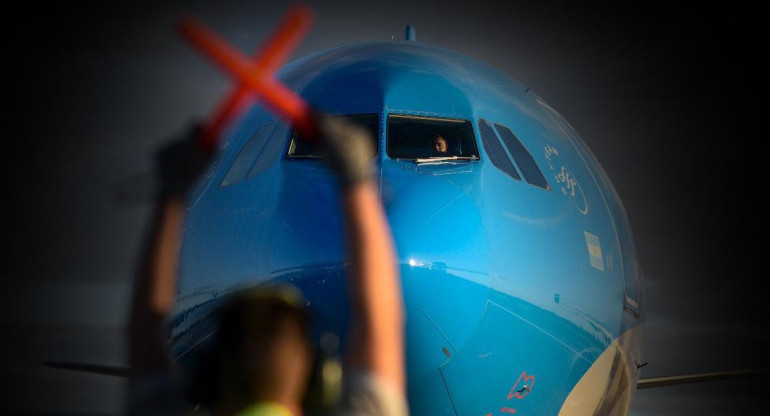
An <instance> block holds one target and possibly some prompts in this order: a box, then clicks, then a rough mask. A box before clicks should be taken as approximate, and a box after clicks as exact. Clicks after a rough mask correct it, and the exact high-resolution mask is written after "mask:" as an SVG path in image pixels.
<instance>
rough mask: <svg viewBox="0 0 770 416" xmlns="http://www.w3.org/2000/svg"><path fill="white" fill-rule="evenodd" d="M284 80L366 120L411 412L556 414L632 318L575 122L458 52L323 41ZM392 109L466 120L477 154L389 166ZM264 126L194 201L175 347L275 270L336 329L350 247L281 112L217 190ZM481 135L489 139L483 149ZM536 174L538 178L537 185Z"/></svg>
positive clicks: (619, 236)
mask: <svg viewBox="0 0 770 416" xmlns="http://www.w3.org/2000/svg"><path fill="white" fill-rule="evenodd" d="M278 78H279V79H280V80H281V81H282V82H284V83H286V85H287V86H288V87H289V88H291V89H293V90H294V91H297V92H298V93H299V94H300V95H302V96H303V97H304V98H305V99H306V100H307V101H308V102H309V103H311V104H312V105H315V106H317V107H319V108H321V109H323V110H325V111H328V112H331V113H335V114H377V115H378V118H379V124H380V127H379V153H378V155H377V159H376V162H377V169H378V173H379V177H380V184H381V198H382V201H383V204H384V206H385V209H386V214H387V216H388V219H389V221H390V223H391V227H392V229H393V233H394V239H395V243H396V247H397V252H398V262H399V264H400V271H401V274H402V281H403V290H404V298H405V306H406V311H407V321H406V334H407V366H408V377H409V380H408V386H409V400H410V406H411V409H412V413H413V414H419V415H428V416H430V415H454V414H457V415H486V414H488V413H492V414H493V415H497V414H500V409H501V407H511V408H516V409H517V411H518V412H519V414H535V413H537V414H555V413H557V412H558V410H559V409H560V408H561V406H562V404H563V402H564V400H565V399H566V397H567V395H568V394H569V392H570V391H572V389H573V388H574V386H575V384H576V383H577V382H578V380H579V379H580V377H581V376H582V375H583V374H584V373H585V372H586V370H587V369H588V368H589V367H590V366H591V364H592V363H593V362H594V361H595V360H596V358H597V357H598V356H599V355H600V354H601V353H602V352H603V351H604V350H605V349H606V348H607V347H608V346H609V345H610V344H611V343H612V342H613V341H615V340H616V339H617V338H618V337H619V336H620V335H621V334H623V333H624V332H625V331H627V330H628V329H629V328H631V327H634V326H636V325H639V324H640V323H642V322H643V318H644V315H643V314H642V310H641V305H642V298H641V295H642V281H641V276H640V274H639V270H638V265H637V260H636V256H635V253H634V247H633V239H632V237H631V234H630V228H629V226H628V220H627V218H626V216H625V212H624V210H623V207H622V204H621V203H620V200H619V199H618V196H617V193H616V192H615V191H614V189H613V188H612V185H611V183H610V181H609V179H608V178H607V176H606V174H605V173H604V172H603V171H602V169H601V167H600V166H599V164H598V162H597V161H596V159H595V158H594V157H593V155H592V154H591V153H590V151H589V150H588V149H587V148H586V146H585V144H584V143H583V142H582V140H581V139H580V138H579V137H578V136H577V134H576V133H575V132H574V130H573V129H572V128H571V127H570V126H569V125H568V124H567V123H566V121H564V120H563V118H561V116H560V115H559V114H558V113H556V112H555V111H554V110H553V109H552V108H550V107H549V106H548V105H547V104H545V103H544V102H543V101H542V100H541V99H540V98H539V97H537V95H536V94H534V93H533V92H531V91H527V89H526V88H525V87H524V86H523V85H521V84H519V83H518V82H516V81H514V80H512V79H511V78H509V77H508V76H506V75H505V74H502V73H501V72H499V71H497V70H496V69H494V68H491V67H489V66H487V65H485V64H483V63H481V62H479V61H477V60H475V59H473V58H470V57H468V56H465V55H461V54H458V53H455V52H452V51H449V50H445V49H440V48H435V47H431V46H427V45H423V44H419V43H417V42H397V41H394V42H367V43H359V44H352V45H345V46H340V47H337V48H334V49H330V50H327V51H322V52H319V53H316V54H314V55H311V56H308V57H306V58H303V59H300V60H298V61H295V62H293V63H291V64H289V65H287V66H286V67H284V68H283V69H282V70H281V71H280V73H279V74H278ZM391 114H398V115H412V116H422V117H437V118H442V119H462V120H469V121H470V122H471V123H472V125H473V134H474V136H475V138H476V143H477V147H478V152H479V159H478V160H456V161H445V162H442V163H416V162H414V161H411V160H395V159H391V158H390V157H389V156H388V154H387V152H386V151H385V149H386V140H387V119H388V117H389V116H390V115H391ZM481 119H484V120H487V121H488V123H489V124H481V125H480V124H479V121H480V120H481ZM275 121H277V120H276V117H275V116H273V115H272V114H270V113H268V112H266V111H265V110H264V109H263V108H261V107H254V108H252V109H251V110H250V111H249V113H248V114H247V115H245V116H244V117H243V118H242V119H241V120H240V121H238V122H237V123H234V124H233V125H232V126H230V127H229V129H228V130H227V131H228V133H227V136H226V137H225V140H224V142H223V143H222V145H221V148H220V150H219V154H218V156H217V157H216V158H215V160H214V162H212V166H211V167H210V168H209V170H208V171H207V173H206V174H205V175H204V176H203V177H202V179H201V180H200V183H199V184H198V186H197V187H196V189H195V190H194V191H193V192H192V193H191V194H190V195H189V203H188V207H189V212H188V219H187V224H186V229H185V234H184V242H183V248H182V253H181V258H182V263H181V271H180V282H179V290H180V298H179V303H178V304H179V306H178V311H177V312H178V313H177V315H176V316H175V318H174V319H173V320H172V334H171V335H172V336H171V344H172V351H173V352H174V354H175V355H176V356H179V355H180V354H182V353H183V352H184V351H188V350H190V348H191V347H193V346H195V345H196V343H197V342H199V341H200V340H201V339H203V338H204V337H205V336H206V335H208V334H209V333H210V332H211V331H212V329H213V327H212V325H211V321H210V320H208V319H207V318H208V317H210V316H211V313H212V311H214V310H215V309H216V307H217V305H218V304H219V303H220V302H221V298H222V296H223V295H225V294H227V293H230V292H231V291H233V290H237V289H238V288H242V287H244V286H251V285H257V284H263V283H268V282H270V281H272V280H274V279H278V280H281V281H290V282H292V283H294V284H296V285H297V286H298V287H300V288H301V289H302V290H303V291H304V293H305V295H306V297H307V298H308V299H309V301H310V302H311V304H312V305H313V307H314V308H315V310H317V311H318V314H319V316H321V318H319V321H318V322H319V327H323V328H325V329H329V328H331V329H333V330H334V331H336V332H339V333H340V334H341V339H343V341H344V339H345V338H344V333H345V332H346V328H347V300H346V292H345V286H344V275H345V271H344V268H343V266H342V264H343V262H344V259H345V252H344V246H343V236H342V218H341V217H340V207H339V203H338V189H337V185H336V182H335V180H334V177H333V176H332V174H331V172H329V171H328V170H327V169H326V168H325V166H324V165H323V163H322V162H320V161H318V160H305V159H286V158H285V157H284V155H285V152H286V149H287V146H288V143H289V138H290V130H289V129H286V128H285V127H286V126H285V125H283V124H282V123H281V122H280V121H279V122H278V123H276V126H277V127H276V128H275V130H274V131H275V133H273V134H271V135H270V136H269V138H267V139H265V140H264V141H263V142H260V144H259V146H257V145H254V146H257V147H258V149H257V150H258V151H257V152H256V153H257V156H256V160H255V161H253V162H251V161H250V166H251V168H248V169H247V167H244V168H242V170H243V171H244V172H249V173H248V174H247V176H246V178H245V179H243V180H240V181H238V182H235V183H233V184H231V185H230V186H226V187H220V186H219V184H220V183H221V182H222V180H223V178H224V177H225V175H226V174H227V172H228V170H229V169H230V166H231V165H232V164H233V161H234V160H235V158H236V155H237V154H238V153H239V152H240V151H241V149H243V147H244V146H245V145H246V143H247V142H248V140H249V139H250V138H251V137H253V136H254V134H255V133H256V132H257V131H259V129H260V128H262V127H263V126H266V125H269V124H270V123H273V122H275ZM495 124H497V125H502V126H506V127H507V128H509V129H510V130H511V132H512V134H514V135H515V138H516V139H517V140H516V143H513V142H512V141H511V140H508V141H509V142H510V143H507V145H508V146H509V147H510V146H516V151H515V152H518V154H519V155H524V154H525V153H527V154H529V155H531V160H530V159H529V158H527V161H526V162H525V163H527V164H528V165H527V166H526V167H522V166H519V169H524V170H525V171H526V173H525V177H527V178H528V180H530V181H532V182H533V183H536V184H539V185H538V186H532V185H531V184H529V183H527V182H526V181H522V180H520V176H519V173H518V172H517V170H516V168H515V167H514V165H515V164H521V163H522V162H521V161H520V160H518V159H517V160H516V161H513V160H512V159H511V156H510V155H509V154H508V152H507V151H505V150H504V149H503V147H502V146H503V144H502V143H501V142H500V141H499V139H498V137H497V136H496V135H495V133H494V131H493V130H492V129H491V126H492V125H495ZM270 128H272V127H270ZM480 133H484V134H485V135H486V136H487V138H488V139H489V140H490V141H491V140H494V142H492V144H491V145H490V144H489V143H485V144H484V145H482V141H481V138H482V136H481V135H480ZM490 133H491V135H490ZM511 143H513V144H511ZM489 152H494V153H493V154H490V153H489ZM493 160H494V161H496V163H492V161H493ZM239 169H240V168H239ZM501 169H502V170H501ZM536 172H540V173H541V174H542V175H543V178H542V179H543V180H541V179H540V178H536V179H532V177H536V176H537V175H536V174H535V173H536ZM517 179H518V180H517ZM545 183H547V186H543V184H545ZM589 235H590V236H591V237H589ZM592 244H593V245H595V246H596V247H600V249H601V258H599V256H597V255H596V253H593V254H591V253H592V252H591V251H590V250H589V249H590V246H591V245H592ZM609 259H612V261H611V262H610V261H609ZM600 261H601V267H598V266H599V264H600V263H599V262H600ZM319 330H320V329H319ZM343 349H344V344H343ZM194 350H195V349H194V348H193V349H192V350H190V351H194ZM190 354H192V353H190ZM633 360H636V361H638V362H643V361H644V360H643V359H642V358H641V357H638V356H631V355H629V356H628V357H627V361H628V364H629V365H633V362H632V361H633ZM633 371H634V374H637V375H638V372H636V371H637V370H636V369H635V367H634V370H633ZM523 373H526V374H527V375H530V376H533V377H535V379H534V380H535V385H534V387H533V389H532V391H531V392H529V393H527V395H526V396H525V397H524V398H522V399H518V398H515V397H514V398H511V399H509V398H508V396H509V393H510V391H511V389H512V388H513V386H514V384H515V383H516V381H517V379H518V378H519V377H520V376H521V375H522V374H523ZM635 379H636V378H634V380H635ZM627 387H628V388H629V389H633V388H635V386H634V385H629V386H627Z"/></svg>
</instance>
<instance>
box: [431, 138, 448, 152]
mask: <svg viewBox="0 0 770 416" xmlns="http://www.w3.org/2000/svg"><path fill="white" fill-rule="evenodd" d="M433 148H434V149H436V151H437V152H439V153H446V140H444V138H443V137H436V140H434V141H433Z"/></svg>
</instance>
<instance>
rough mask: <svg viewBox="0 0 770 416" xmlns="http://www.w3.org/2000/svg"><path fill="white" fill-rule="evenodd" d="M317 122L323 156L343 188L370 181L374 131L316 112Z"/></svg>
mask: <svg viewBox="0 0 770 416" xmlns="http://www.w3.org/2000/svg"><path fill="white" fill-rule="evenodd" d="M315 122H316V126H317V128H318V138H319V139H320V140H321V156H322V157H323V159H324V161H325V162H326V164H327V165H328V166H329V167H330V168H331V169H332V170H333V171H334V173H336V174H337V177H338V178H339V181H340V187H342V189H349V188H351V187H353V186H354V185H356V184H358V183H361V182H365V181H368V180H370V179H371V177H372V164H371V161H370V158H371V156H372V155H373V154H374V147H373V145H372V142H373V140H372V136H371V134H370V133H369V132H368V131H367V130H366V129H365V128H363V127H362V126H360V125H358V124H355V123H353V122H351V121H349V120H346V119H345V118H343V117H335V116H331V115H328V114H316V115H315Z"/></svg>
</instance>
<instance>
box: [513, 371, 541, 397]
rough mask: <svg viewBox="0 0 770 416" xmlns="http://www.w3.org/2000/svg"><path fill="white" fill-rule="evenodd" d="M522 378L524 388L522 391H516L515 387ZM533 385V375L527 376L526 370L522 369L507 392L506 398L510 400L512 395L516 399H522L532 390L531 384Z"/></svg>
mask: <svg viewBox="0 0 770 416" xmlns="http://www.w3.org/2000/svg"><path fill="white" fill-rule="evenodd" d="M522 380H524V386H526V390H524V391H523V392H522V391H517V389H516V387H518V385H519V383H520V382H521V381H522ZM534 385H535V376H527V372H526V371H523V372H522V373H521V375H520V376H519V379H518V380H516V383H515V384H514V385H513V387H512V388H511V391H510V392H508V400H511V399H512V398H514V397H515V398H517V399H523V398H524V397H526V396H527V395H528V394H529V392H530V391H531V390H532V386H534ZM524 386H522V388H524Z"/></svg>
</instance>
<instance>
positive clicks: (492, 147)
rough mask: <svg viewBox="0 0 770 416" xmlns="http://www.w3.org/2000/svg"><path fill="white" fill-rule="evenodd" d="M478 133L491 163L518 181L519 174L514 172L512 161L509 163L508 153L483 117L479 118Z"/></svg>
mask: <svg viewBox="0 0 770 416" xmlns="http://www.w3.org/2000/svg"><path fill="white" fill-rule="evenodd" d="M479 133H481V142H482V143H483V144H484V150H486V152H487V155H488V156H489V160H490V161H492V164H493V165H495V167H497V168H498V169H500V170H501V171H503V172H504V173H505V174H506V175H508V176H510V177H512V178H513V179H516V180H517V181H520V180H521V176H519V173H518V172H516V168H515V167H513V163H511V159H509V158H508V155H507V154H506V153H505V149H503V145H501V144H500V141H499V140H498V139H497V135H496V134H495V131H494V130H492V126H491V125H490V124H489V122H488V121H486V120H484V119H483V118H482V119H479Z"/></svg>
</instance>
